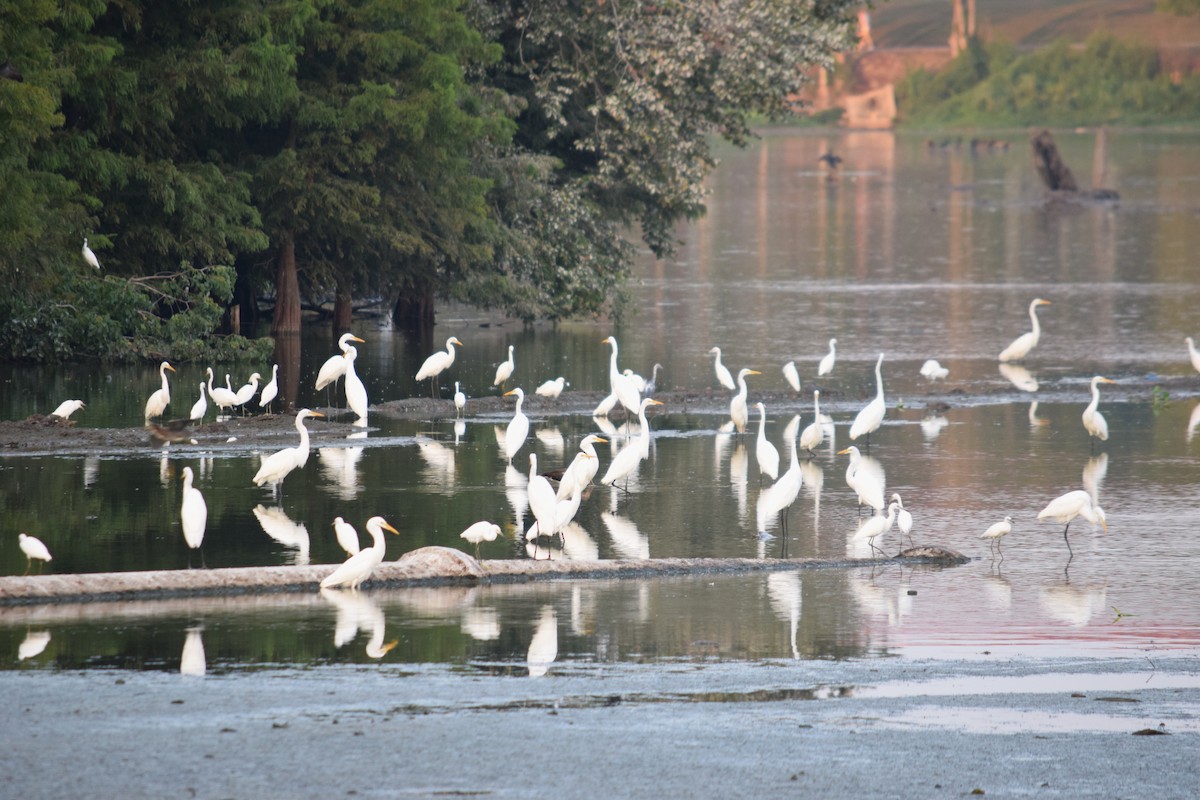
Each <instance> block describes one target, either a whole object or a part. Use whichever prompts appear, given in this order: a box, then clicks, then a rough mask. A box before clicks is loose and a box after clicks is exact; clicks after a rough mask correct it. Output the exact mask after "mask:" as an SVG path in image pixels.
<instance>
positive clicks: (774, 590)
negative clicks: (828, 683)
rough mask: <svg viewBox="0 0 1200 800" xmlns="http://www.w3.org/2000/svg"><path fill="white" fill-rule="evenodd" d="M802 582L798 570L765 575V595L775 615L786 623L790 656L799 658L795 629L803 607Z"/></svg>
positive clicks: (798, 623) (798, 624)
mask: <svg viewBox="0 0 1200 800" xmlns="http://www.w3.org/2000/svg"><path fill="white" fill-rule="evenodd" d="M802 589H803V583H802V582H801V580H800V573H799V572H772V573H771V574H770V575H768V576H767V596H768V597H770V599H771V610H772V611H774V612H775V616H777V617H779V619H781V620H783V621H784V622H786V623H788V631H789V641H790V642H791V645H792V658H794V659H796V660H797V661H799V660H800V648H799V647H798V646H797V644H796V631H797V630H798V629H799V628H800V611H801V609H802V607H803V602H804V601H803V597H802V591H801V590H802Z"/></svg>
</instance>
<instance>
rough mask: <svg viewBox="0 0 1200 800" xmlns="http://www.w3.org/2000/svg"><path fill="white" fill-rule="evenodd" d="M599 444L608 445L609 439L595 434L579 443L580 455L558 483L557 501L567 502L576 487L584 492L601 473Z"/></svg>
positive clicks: (590, 434) (577, 455) (589, 435)
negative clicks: (597, 474) (597, 453)
mask: <svg viewBox="0 0 1200 800" xmlns="http://www.w3.org/2000/svg"><path fill="white" fill-rule="evenodd" d="M597 444H608V439H604V438H602V437H600V436H597V435H596V434H594V433H589V434H588V435H587V436H585V437H583V441H582V442H580V443H579V453H578V454H576V456H575V460H574V461H572V462H571V463H570V464H569V465H568V466H567V468H566V470H564V471H563V474H562V477H561V478H560V479H559V481H558V492H557V493H555V497H556V498H557V499H559V500H566V499H567V498H568V497H570V496H571V490H572V488H574V487H575V486H578V487H579V489H580V490H581V491H582V490H583V489H586V488H587V487H588V485H589V484H591V482H592V480H593V479H594V478H595V477H596V473H597V472H599V471H600V459H599V457H597V455H596V447H595V445H597ZM580 456H582V458H581V457H580Z"/></svg>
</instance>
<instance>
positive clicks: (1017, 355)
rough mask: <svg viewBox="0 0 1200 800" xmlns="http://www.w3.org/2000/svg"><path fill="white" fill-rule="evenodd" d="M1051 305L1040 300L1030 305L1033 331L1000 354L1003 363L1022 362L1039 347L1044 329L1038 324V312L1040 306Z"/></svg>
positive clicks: (1023, 335) (1020, 337)
mask: <svg viewBox="0 0 1200 800" xmlns="http://www.w3.org/2000/svg"><path fill="white" fill-rule="evenodd" d="M1048 305H1050V301H1049V300H1042V299H1041V298H1038V299H1036V300H1034V301H1033V302H1032V303H1030V304H1029V321H1030V322H1032V323H1033V330H1031V331H1029V333H1023V334H1021V335H1020V336H1018V337H1017V338H1016V339H1014V340H1013V343H1012V344H1010V345H1009V346H1008V347H1006V348H1004V350H1003V351H1002V352H1001V353H1000V356H999V358H1000V360H1001V361H1020V360H1021V359H1022V358H1024V357H1025V356H1027V355H1029V351H1030V350H1032V349H1033V348H1035V347H1037V343H1038V339H1040V338H1041V337H1042V327H1041V325H1039V324H1038V317H1037V310H1038V306H1048Z"/></svg>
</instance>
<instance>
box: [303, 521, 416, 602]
mask: <svg viewBox="0 0 1200 800" xmlns="http://www.w3.org/2000/svg"><path fill="white" fill-rule="evenodd" d="M385 530H387V531H391V532H392V533H394V534H397V535H399V533H400V531H398V530H396V529H395V528H393V527H392V526H391V525H389V524H388V523H387V520H385V519H384V518H383V517H371V518H370V519H369V520H367V533H369V534H371V542H372V544H371V546H370V547H364V548H363V549H362V550H359V551H358V552H357V553H355V554H354V555H352V556H350V558H348V559H346V561H345V562H344V563H343V564H342V565H341V566H340V567H338V568H337V569H335V570H334V571H333V572H331V573H330V574H329V575H328V576H327V577H326V578H325V579H324V580H323V581H321V588H322V589H329V588H331V587H334V586H349V587H350V590H351V591H358V587H359V586H360V585H361V584H362V582H363V581H365V580H366V579H367V578H369V577H371V573H372V572H374V571H375V568H376V567H378V566H379V565H380V564H382V563H383V557H384V554H385V553H386V550H387V543H386V542H385V541H384V540H383V532H384V531H385Z"/></svg>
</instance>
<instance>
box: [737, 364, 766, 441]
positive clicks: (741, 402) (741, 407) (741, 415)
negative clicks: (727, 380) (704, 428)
mask: <svg viewBox="0 0 1200 800" xmlns="http://www.w3.org/2000/svg"><path fill="white" fill-rule="evenodd" d="M747 375H762V373H761V372H759V371H758V370H756V369H749V368H743V369H740V370H738V376H737V387H738V390H737V394H735V395H734V396H733V399H732V400H730V401H729V418H730V419H731V420H733V427H735V428H737V432H738V433H745V432H746V423H747V422H749V421H750V410H749V409H748V408H747V407H746V393H747V391H749V390H748V389H747V388H746V376H747Z"/></svg>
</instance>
